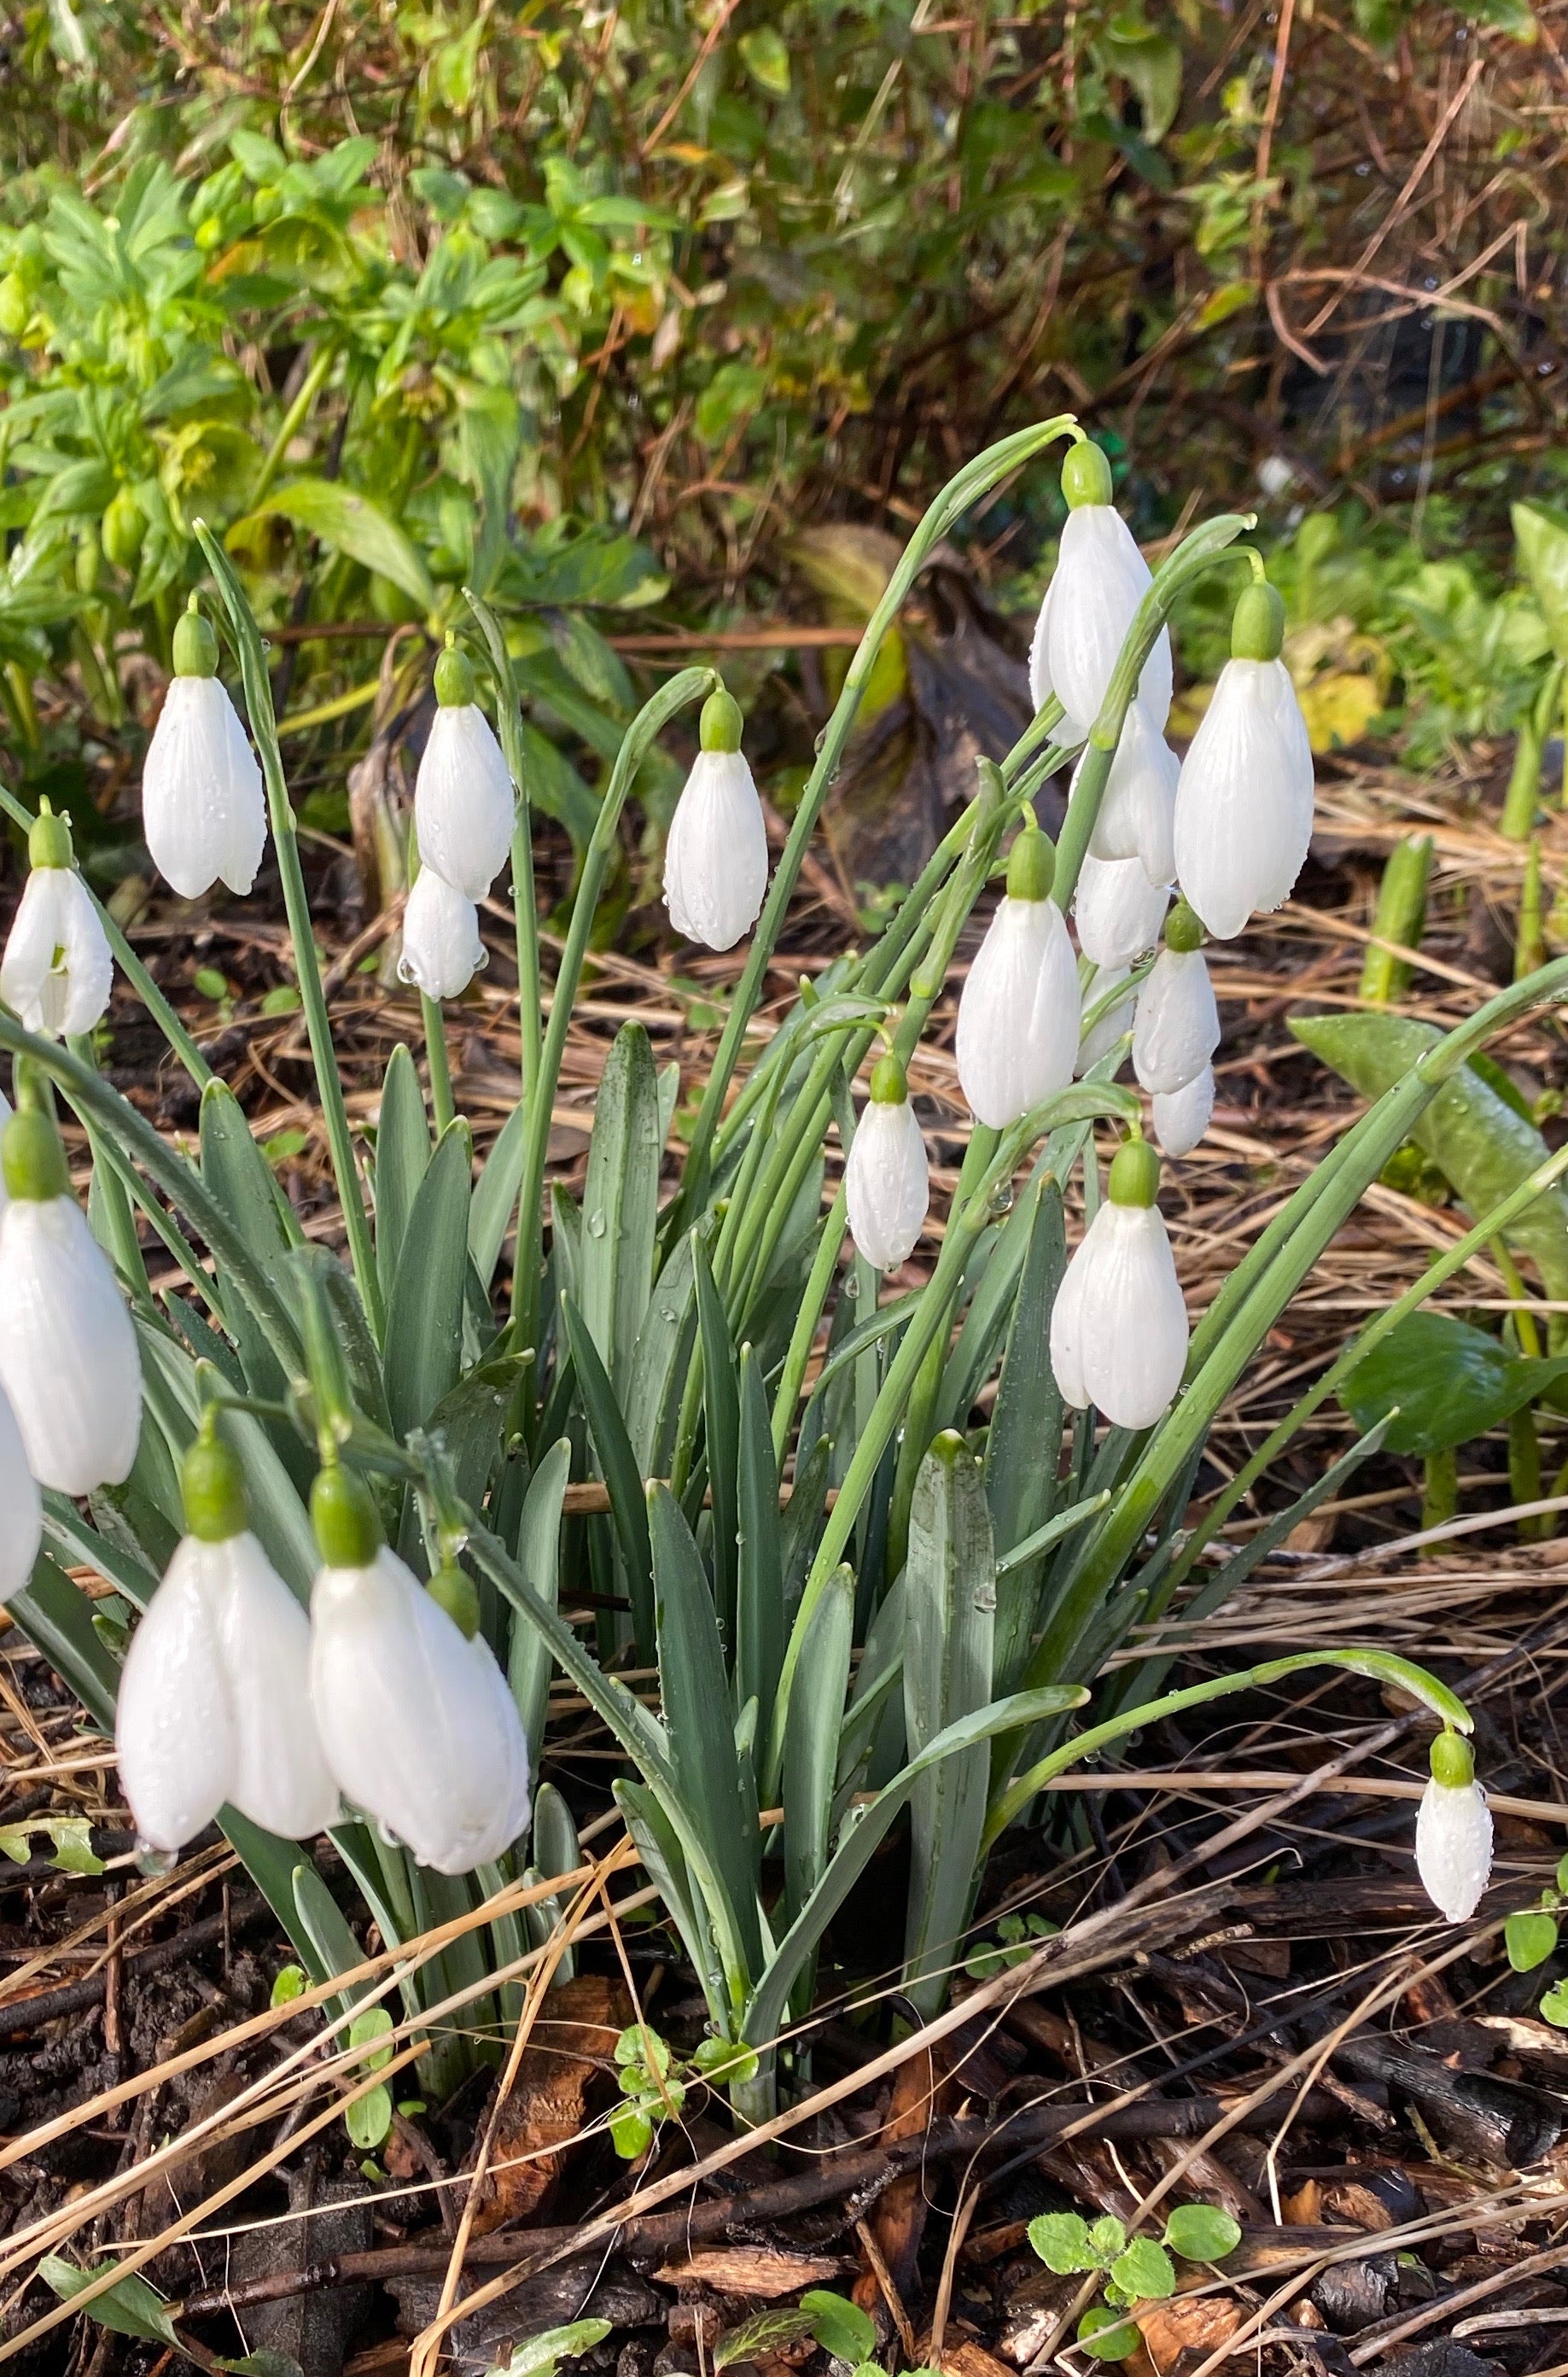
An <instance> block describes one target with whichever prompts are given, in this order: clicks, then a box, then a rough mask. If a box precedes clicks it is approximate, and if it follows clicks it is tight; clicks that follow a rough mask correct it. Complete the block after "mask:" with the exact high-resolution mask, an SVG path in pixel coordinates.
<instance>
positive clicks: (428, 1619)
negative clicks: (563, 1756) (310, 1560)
mask: <svg viewBox="0 0 1568 2377" xmlns="http://www.w3.org/2000/svg"><path fill="white" fill-rule="evenodd" d="M346 1476H347V1473H346V1472H342V1471H332V1470H323V1471H322V1472H321V1473H320V1475H318V1477H317V1480H316V1487H315V1492H314V1494H313V1496H312V1511H313V1514H314V1516H315V1523H316V1534H317V1536H318V1538H319V1539H320V1541H321V1544H322V1550H323V1555H324V1558H325V1559H326V1562H327V1565H326V1566H325V1567H324V1568H323V1569H322V1571H321V1572H320V1574H319V1575H318V1576H317V1578H316V1581H315V1590H314V1592H313V1594H312V1595H311V1670H310V1694H311V1704H312V1707H313V1708H314V1710H315V1721H316V1726H317V1729H318V1731H319V1733H320V1736H321V1743H322V1748H323V1750H324V1751H325V1753H326V1757H327V1765H328V1767H329V1768H330V1770H331V1772H332V1774H333V1775H334V1777H335V1779H336V1780H337V1783H338V1785H339V1788H340V1789H341V1790H342V1792H343V1794H344V1797H345V1798H349V1799H350V1800H352V1801H353V1802H354V1803H355V1805H356V1806H358V1807H360V1808H362V1809H363V1810H364V1811H365V1813H366V1814H367V1815H368V1816H371V1817H373V1818H374V1821H375V1822H377V1823H378V1824H379V1825H381V1826H382V1827H383V1829H384V1830H385V1831H386V1832H387V1833H389V1834H392V1835H393V1836H394V1837H395V1838H397V1839H398V1840H399V1841H402V1842H405V1843H406V1844H407V1845H408V1846H409V1847H410V1849H411V1850H412V1851H413V1853H414V1855H415V1857H418V1858H419V1859H420V1860H421V1862H422V1864H424V1865H430V1866H434V1868H435V1869H436V1870H437V1871H438V1872H440V1873H468V1872H469V1871H471V1869H473V1867H475V1866H476V1865H482V1864H487V1863H490V1862H492V1861H493V1859H494V1858H496V1857H500V1856H501V1854H502V1853H503V1851H504V1850H505V1849H507V1848H509V1847H510V1846H511V1845H512V1843H513V1842H514V1841H515V1840H516V1839H517V1836H518V1834H520V1833H521V1831H522V1829H523V1827H524V1825H525V1824H526V1823H527V1822H528V1814H529V1756H528V1744H527V1742H526V1741H525V1739H524V1738H523V1729H522V1726H521V1723H520V1721H519V1719H518V1716H517V1703H516V1702H515V1701H514V1700H513V1698H512V1695H511V1692H510V1691H509V1690H508V1689H507V1685H506V1681H505V1677H504V1676H503V1675H502V1673H501V1670H500V1668H499V1667H498V1666H496V1664H495V1660H494V1657H493V1654H492V1653H491V1650H490V1647H489V1645H488V1644H487V1643H486V1642H485V1641H484V1638H483V1636H482V1635H481V1634H478V1633H475V1634H473V1635H472V1636H471V1637H470V1636H467V1635H465V1633H464V1631H463V1630H462V1629H461V1628H460V1627H458V1626H457V1625H456V1624H455V1623H454V1621H453V1620H452V1619H451V1618H450V1617H448V1615H447V1613H446V1611H445V1608H444V1607H442V1606H441V1604H440V1602H438V1601H437V1600H436V1599H435V1597H434V1595H433V1594H432V1593H429V1592H427V1591H426V1590H425V1588H424V1587H423V1586H422V1584H421V1583H419V1582H418V1580H417V1579H416V1578H415V1577H414V1575H413V1574H412V1572H411V1571H410V1570H409V1569H408V1568H406V1567H405V1566H404V1564H403V1562H402V1561H401V1560H400V1559H398V1556H397V1554H396V1553H395V1552H393V1551H390V1550H388V1549H387V1547H386V1545H385V1544H382V1545H380V1546H379V1547H377V1544H376V1536H377V1534H378V1532H379V1530H378V1528H377V1526H376V1524H375V1521H374V1509H373V1508H371V1509H370V1510H369V1512H368V1517H367V1506H368V1500H369V1498H368V1496H366V1495H364V1489H363V1488H362V1487H358V1497H359V1498H361V1499H356V1498H355V1488H356V1487H357V1481H353V1480H350V1481H349V1483H348V1485H347V1486H345V1485H344V1484H343V1483H342V1481H343V1480H344V1479H345V1478H346ZM327 1480H331V1481H333V1482H332V1483H331V1484H326V1485H324V1481H327Z"/></svg>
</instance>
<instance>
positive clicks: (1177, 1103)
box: [1154, 1065, 1214, 1155]
mask: <svg viewBox="0 0 1568 2377" xmlns="http://www.w3.org/2000/svg"><path fill="white" fill-rule="evenodd" d="M1213 1118H1214V1067H1213V1066H1212V1065H1206V1066H1205V1067H1204V1069H1203V1071H1202V1072H1201V1073H1197V1074H1194V1077H1193V1079H1192V1080H1191V1081H1189V1082H1188V1083H1187V1086H1186V1088H1185V1089H1184V1090H1170V1091H1168V1092H1161V1091H1158V1090H1157V1091H1156V1093H1155V1097H1154V1135H1155V1137H1156V1139H1157V1140H1158V1141H1159V1144H1160V1146H1161V1148H1162V1149H1163V1150H1164V1152H1165V1153H1166V1154H1167V1155H1190V1154H1191V1153H1192V1152H1193V1150H1194V1147H1196V1145H1197V1143H1198V1141H1199V1140H1200V1139H1202V1137H1203V1135H1204V1133H1205V1131H1206V1130H1207V1129H1208V1127H1209V1124H1210V1122H1211V1121H1212V1120H1213Z"/></svg>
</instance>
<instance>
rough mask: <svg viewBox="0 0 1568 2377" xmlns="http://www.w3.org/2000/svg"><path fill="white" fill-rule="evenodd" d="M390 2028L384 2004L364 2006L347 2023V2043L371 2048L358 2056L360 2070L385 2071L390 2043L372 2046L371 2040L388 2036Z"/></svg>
mask: <svg viewBox="0 0 1568 2377" xmlns="http://www.w3.org/2000/svg"><path fill="white" fill-rule="evenodd" d="M391 2030H392V2017H391V2015H390V2014H389V2013H387V2011H386V2007H385V2006H381V2005H374V2006H366V2008H365V2009H364V2012H363V2013H357V2014H356V2015H355V2016H354V2018H353V2020H352V2022H351V2023H350V2025H349V2037H348V2045H349V2046H350V2048H370V2049H371V2051H370V2053H369V2054H368V2055H363V2054H362V2055H361V2056H360V2059H359V2068H360V2069H361V2071H362V2072H385V2071H386V2066H387V2065H388V2064H389V2063H390V2062H391V2060H392V2049H391V2047H390V2045H388V2046H386V2047H374V2046H373V2045H372V2042H373V2041H374V2040H375V2039H378V2038H389V2037H390V2034H391ZM384 2134H385V2133H384Z"/></svg>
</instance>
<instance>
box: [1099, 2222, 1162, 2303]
mask: <svg viewBox="0 0 1568 2377" xmlns="http://www.w3.org/2000/svg"><path fill="white" fill-rule="evenodd" d="M1111 2276H1112V2277H1113V2278H1114V2279H1115V2281H1116V2284H1117V2285H1118V2286H1119V2287H1121V2288H1122V2291H1123V2294H1124V2295H1125V2296H1126V2297H1127V2299H1128V2300H1129V2302H1163V2301H1164V2300H1165V2299H1166V2297H1167V2296H1168V2295H1173V2294H1174V2293H1175V2291H1176V2272H1175V2270H1174V2268H1173V2267H1172V2264H1171V2260H1170V2254H1169V2253H1168V2252H1166V2250H1165V2248H1164V2246H1163V2245H1158V2244H1156V2242H1155V2240H1154V2239H1153V2238H1152V2237H1134V2239H1133V2240H1132V2242H1131V2244H1130V2245H1129V2246H1128V2247H1127V2250H1126V2252H1124V2253H1118V2255H1117V2256H1116V2259H1115V2260H1114V2261H1113V2262H1112V2263H1111Z"/></svg>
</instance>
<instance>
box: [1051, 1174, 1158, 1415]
mask: <svg viewBox="0 0 1568 2377" xmlns="http://www.w3.org/2000/svg"><path fill="white" fill-rule="evenodd" d="M1158 1186H1159V1159H1158V1156H1157V1155H1156V1154H1155V1152H1154V1150H1153V1148H1152V1147H1150V1146H1148V1145H1147V1143H1146V1141H1142V1140H1129V1141H1127V1142H1126V1144H1125V1145H1124V1146H1123V1147H1121V1148H1120V1149H1118V1151H1117V1153H1116V1157H1115V1160H1114V1162H1113V1163H1112V1165H1111V1180H1110V1187H1109V1190H1108V1193H1107V1196H1106V1199H1105V1202H1104V1203H1103V1204H1102V1205H1101V1206H1100V1209H1099V1212H1098V1213H1097V1214H1096V1215H1095V1217H1094V1220H1093V1221H1092V1222H1091V1223H1090V1224H1089V1226H1088V1228H1087V1230H1086V1231H1085V1233H1084V1236H1083V1240H1082V1243H1081V1244H1080V1246H1079V1247H1078V1249H1077V1251H1076V1253H1075V1255H1074V1257H1073V1260H1072V1261H1071V1262H1070V1263H1069V1264H1068V1266H1067V1269H1066V1272H1064V1274H1063V1281H1062V1284H1061V1286H1060V1287H1059V1288H1058V1290H1057V1292H1056V1302H1055V1304H1054V1305H1053V1307H1052V1308H1051V1370H1052V1373H1053V1375H1054V1377H1055V1380H1056V1383H1057V1386H1058V1387H1059V1388H1060V1389H1061V1391H1062V1395H1063V1401H1064V1402H1066V1403H1068V1404H1072V1405H1073V1406H1074V1408H1075V1409H1076V1410H1079V1411H1082V1410H1084V1409H1086V1408H1087V1405H1088V1404H1095V1405H1096V1406H1097V1407H1098V1408H1099V1410H1100V1411H1101V1412H1103V1413H1104V1415H1105V1416H1106V1418H1107V1419H1108V1420H1110V1421H1111V1424H1112V1426H1113V1427H1153V1425H1154V1423H1155V1421H1156V1420H1157V1419H1158V1418H1159V1416H1160V1415H1161V1413H1162V1412H1163V1411H1164V1410H1165V1409H1166V1406H1167V1405H1168V1404H1169V1403H1170V1399H1171V1397H1172V1396H1173V1395H1174V1394H1175V1392H1176V1390H1177V1388H1178V1387H1179V1386H1180V1385H1181V1383H1182V1370H1183V1369H1184V1368H1185V1367H1186V1360H1187V1312H1186V1307H1185V1306H1184V1305H1183V1303H1182V1290H1181V1288H1180V1286H1179V1285H1178V1284H1177V1279H1176V1265H1175V1262H1174V1260H1172V1257H1171V1253H1170V1239H1169V1238H1168V1237H1167V1236H1166V1233H1165V1223H1164V1220H1163V1219H1162V1217H1161V1214H1160V1211H1159V1208H1158V1205H1157V1204H1156V1203H1155V1201H1154V1200H1155V1195H1156V1192H1157V1190H1158Z"/></svg>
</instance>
